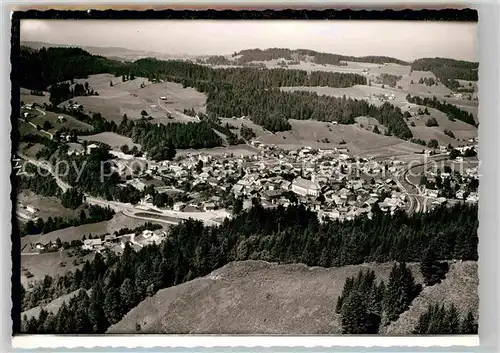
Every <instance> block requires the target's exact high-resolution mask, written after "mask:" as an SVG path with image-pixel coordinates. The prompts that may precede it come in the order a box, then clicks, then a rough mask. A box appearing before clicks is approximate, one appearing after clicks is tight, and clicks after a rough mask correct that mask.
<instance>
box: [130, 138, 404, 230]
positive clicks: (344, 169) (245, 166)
mask: <svg viewBox="0 0 500 353" xmlns="http://www.w3.org/2000/svg"><path fill="white" fill-rule="evenodd" d="M259 147H260V149H261V152H260V153H258V154H256V155H253V156H243V155H242V156H239V157H235V156H234V155H229V154H226V155H221V156H211V155H204V154H191V155H187V156H186V157H184V158H181V159H178V160H175V161H162V162H159V163H149V161H148V169H146V170H145V171H144V174H147V175H150V176H151V177H152V178H161V179H165V178H167V179H168V178H170V179H171V180H172V181H173V184H174V185H171V186H170V187H169V188H163V187H162V188H157V191H159V192H161V190H163V189H166V190H170V191H172V190H175V189H176V188H180V187H181V185H182V183H184V182H186V181H189V182H190V183H191V186H192V187H193V186H196V185H198V184H203V185H204V187H206V188H208V189H209V192H206V193H204V194H205V196H206V197H205V198H204V199H200V198H199V197H198V196H199V195H198V194H199V193H196V192H194V193H190V194H189V195H185V196H186V198H187V199H189V200H191V201H185V202H180V201H179V202H176V203H174V204H173V207H172V208H173V210H174V211H187V212H189V211H211V210H214V209H217V208H218V207H221V202H222V199H221V197H220V196H218V195H220V194H227V193H231V194H233V196H234V198H241V199H243V201H244V207H246V206H249V205H251V200H252V199H254V198H257V199H259V200H260V203H261V204H262V205H263V206H264V207H275V206H278V205H283V206H287V205H289V204H291V203H293V202H297V201H300V202H302V203H304V204H306V205H307V206H308V207H310V208H311V209H313V210H316V211H318V213H319V214H320V215H324V216H326V217H330V218H336V219H341V220H342V219H351V218H353V217H355V216H357V215H360V214H363V213H368V214H370V212H371V209H372V207H373V205H374V204H375V203H377V204H378V206H379V208H380V209H381V210H382V211H385V212H391V213H392V212H394V211H395V210H397V209H399V208H404V207H405V203H406V198H405V195H404V194H402V193H401V191H400V190H399V189H398V187H397V185H396V182H395V181H394V179H393V178H391V175H393V174H394V173H395V172H396V171H397V170H398V168H400V165H401V164H402V162H399V161H396V160H391V161H388V162H383V163H382V162H377V161H374V160H368V159H365V160H354V159H352V158H351V157H349V155H347V154H346V152H347V151H346V150H344V149H332V150H315V149H312V148H308V147H305V148H302V149H299V150H290V151H288V150H281V149H277V148H275V147H273V146H264V145H261V146H259ZM127 183H129V184H130V185H133V186H134V187H136V188H138V189H140V190H143V189H144V187H145V182H144V181H142V180H141V179H140V178H134V179H131V180H129V181H127ZM177 190H179V189H177ZM179 191H180V190H179ZM292 195H294V196H292ZM141 205H142V206H151V198H150V197H149V195H148V196H147V197H146V198H145V199H143V200H142V201H141Z"/></svg>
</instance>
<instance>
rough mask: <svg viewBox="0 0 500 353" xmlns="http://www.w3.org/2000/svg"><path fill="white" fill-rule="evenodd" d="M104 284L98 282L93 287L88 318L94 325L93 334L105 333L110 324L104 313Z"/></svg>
mask: <svg viewBox="0 0 500 353" xmlns="http://www.w3.org/2000/svg"><path fill="white" fill-rule="evenodd" d="M101 288H102V282H98V283H97V284H96V285H95V286H93V287H92V295H91V297H90V306H89V309H88V317H89V321H90V324H91V325H92V332H94V333H104V332H106V329H107V328H108V327H109V325H110V323H109V321H108V319H107V317H106V314H105V313H104V309H103V306H104V294H103V293H102V289H101Z"/></svg>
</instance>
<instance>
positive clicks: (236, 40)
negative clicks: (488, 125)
mask: <svg viewBox="0 0 500 353" xmlns="http://www.w3.org/2000/svg"><path fill="white" fill-rule="evenodd" d="M21 40H22V41H39V42H47V43H54V44H71V45H75V46H78V45H80V46H96V47H123V48H128V49H134V50H143V51H152V52H158V53H165V54H191V55H226V54H231V53H233V52H235V51H240V50H243V49H253V48H261V49H265V48H273V47H278V48H290V49H311V50H316V51H320V52H327V53H334V54H342V55H352V56H365V55H383V56H391V57H396V58H398V59H401V60H410V61H411V60H414V59H418V58H422V57H447V58H453V59H462V60H469V61H477V60H478V54H477V47H476V45H477V24H476V23H459V22H413V21H354V20H353V21H339V20H337V21H327V20H319V21H269V20H268V21H263V20H261V21H223V20H217V21H209V20H182V21H169V20H22V21H21Z"/></svg>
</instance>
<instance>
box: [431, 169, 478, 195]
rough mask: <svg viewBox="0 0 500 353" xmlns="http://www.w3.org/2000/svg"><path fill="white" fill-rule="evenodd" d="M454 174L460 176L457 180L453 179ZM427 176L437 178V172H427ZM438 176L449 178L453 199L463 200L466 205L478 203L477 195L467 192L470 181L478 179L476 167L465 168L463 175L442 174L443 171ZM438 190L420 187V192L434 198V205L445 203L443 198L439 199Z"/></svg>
mask: <svg viewBox="0 0 500 353" xmlns="http://www.w3.org/2000/svg"><path fill="white" fill-rule="evenodd" d="M455 173H458V174H460V177H459V178H456V177H455V175H456V174H455ZM427 174H428V175H430V176H432V177H437V176H438V172H435V171H431V170H429V171H427ZM439 176H440V177H441V178H442V179H446V178H450V180H451V181H450V184H451V185H452V186H453V188H454V189H455V190H456V192H455V199H457V200H464V201H465V202H467V203H478V202H479V194H478V192H476V191H473V192H468V191H467V185H468V184H469V182H470V181H471V180H472V179H479V173H478V169H477V166H476V167H470V168H465V170H464V171H463V173H460V171H454V172H452V173H449V172H444V171H439ZM440 191H441V190H440V189H438V188H437V186H436V188H434V189H430V188H426V187H422V192H423V193H424V194H425V195H426V196H428V197H431V198H435V199H436V200H435V202H434V203H443V202H445V201H446V199H445V198H444V197H440V195H441V193H440Z"/></svg>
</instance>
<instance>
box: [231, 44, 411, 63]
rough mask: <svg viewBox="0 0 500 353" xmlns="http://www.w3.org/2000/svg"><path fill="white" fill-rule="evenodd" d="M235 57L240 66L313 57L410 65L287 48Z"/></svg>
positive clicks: (318, 60)
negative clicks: (255, 62) (250, 63)
mask: <svg viewBox="0 0 500 353" xmlns="http://www.w3.org/2000/svg"><path fill="white" fill-rule="evenodd" d="M232 56H233V57H236V56H240V57H239V58H238V59H237V63H238V64H246V63H249V62H252V61H270V60H277V59H285V60H293V59H294V56H297V58H298V59H299V60H302V61H305V60H306V57H312V60H313V62H314V63H316V64H320V65H323V64H328V65H339V66H340V65H341V64H342V62H343V61H355V62H366V63H374V64H385V63H395V64H400V65H408V63H407V62H405V61H402V60H399V59H396V58H391V57H387V56H362V57H356V56H346V55H338V54H331V53H322V52H317V51H314V50H308V49H297V50H292V49H286V48H269V49H264V50H262V49H246V50H242V51H240V52H237V53H234V54H233V55H232Z"/></svg>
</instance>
